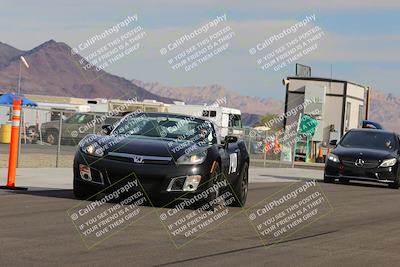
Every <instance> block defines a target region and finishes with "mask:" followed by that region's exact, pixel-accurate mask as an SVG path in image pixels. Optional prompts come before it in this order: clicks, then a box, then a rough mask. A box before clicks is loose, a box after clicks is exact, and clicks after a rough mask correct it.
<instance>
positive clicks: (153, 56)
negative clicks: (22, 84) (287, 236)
mask: <svg viewBox="0 0 400 267" xmlns="http://www.w3.org/2000/svg"><path fill="white" fill-rule="evenodd" d="M216 3H217V4H216ZM133 14H138V16H139V22H138V23H139V24H140V25H141V26H143V28H144V30H145V31H146V33H147V37H146V38H145V40H144V41H143V43H142V47H141V48H140V50H139V51H138V53H136V54H134V55H130V56H127V57H125V58H123V59H122V60H120V61H118V62H117V63H116V64H114V65H112V66H111V67H109V68H108V69H106V70H107V71H109V72H111V73H113V74H116V75H119V76H123V77H125V78H127V79H139V80H143V81H148V82H156V81H157V82H161V83H163V84H166V85H172V86H186V85H199V86H200V85H208V84H215V83H217V84H221V85H223V86H225V87H227V88H229V89H232V90H236V91H238V92H240V93H241V94H244V95H255V96H260V97H273V98H279V99H282V98H283V96H284V89H283V86H282V85H281V80H282V78H284V77H285V76H287V75H293V74H294V64H292V65H289V66H288V67H286V68H284V69H282V70H280V71H276V72H275V71H273V70H270V71H262V70H260V69H259V68H258V67H257V65H256V63H255V58H254V57H251V56H250V55H249V53H248V49H249V48H250V47H252V46H254V45H255V44H257V43H259V42H261V41H262V40H263V39H265V38H267V37H268V36H270V35H271V34H274V33H277V32H280V31H281V30H283V29H285V28H287V27H288V26H290V25H292V24H293V23H296V22H297V21H299V20H301V19H303V18H304V17H305V16H307V15H311V14H315V15H316V20H315V22H313V25H317V26H319V27H321V29H322V30H323V31H324V33H325V36H324V37H323V40H321V43H320V44H319V48H318V49H317V50H316V51H315V53H312V54H310V55H306V56H304V57H303V58H301V59H300V60H298V62H299V63H302V64H306V65H310V66H312V68H313V74H314V76H322V77H329V76H330V67H331V64H332V66H333V78H340V79H348V80H352V81H355V82H358V83H362V84H366V85H371V86H372V87H373V88H375V89H378V90H381V91H384V92H392V93H395V94H398V93H397V91H398V85H399V84H400V82H399V79H400V78H399V77H400V53H399V50H398V48H399V41H400V16H399V14H400V1H388V0H382V1H374V0H353V1H348V0H346V1H345V0H338V1H319V0H310V1H295V0H280V1H266V0H248V1H233V0H220V1H211V0H202V1H195V0H192V1H187V0H170V1H164V0H143V1H128V0H124V1H118V0H117V1H107V0H97V1H95V0H75V1H56V0H42V1H41V0H38V1H19V0H12V1H8V0H2V1H1V7H0V41H1V42H4V43H8V44H10V45H12V46H15V47H17V48H19V49H25V50H27V49H31V48H33V47H35V46H37V45H39V44H41V43H43V42H45V41H47V40H49V39H54V40H56V41H62V42H65V43H67V44H68V45H70V46H71V47H72V46H76V45H77V44H79V43H80V42H82V41H84V40H86V39H87V38H88V37H90V36H92V35H93V34H96V33H99V32H102V30H104V29H106V28H109V27H111V26H112V25H114V24H115V23H117V22H119V21H121V20H122V19H124V18H125V17H126V16H128V15H133ZM222 14H226V15H227V17H228V21H227V23H226V25H229V26H230V27H231V28H232V29H233V31H234V32H235V34H236V36H235V37H234V38H233V39H232V40H231V43H230V45H231V47H230V48H229V50H227V51H225V52H224V53H223V54H221V55H219V56H217V57H215V58H213V59H212V60H210V61H209V62H206V63H205V64H204V65H202V66H200V67H198V68H197V69H195V70H193V71H191V72H189V73H186V72H184V71H174V70H172V69H171V68H170V67H169V66H168V63H167V62H166V61H167V58H166V57H163V56H162V55H161V54H160V52H159V49H160V48H162V47H164V46H165V45H166V44H167V43H168V42H170V41H172V40H174V39H176V38H177V37H179V36H181V34H183V33H187V32H190V31H192V30H193V29H195V28H197V27H198V26H200V25H202V24H204V23H205V22H206V21H208V20H210V19H212V18H214V17H215V16H217V15H222Z"/></svg>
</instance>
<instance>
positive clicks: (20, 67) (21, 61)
mask: <svg viewBox="0 0 400 267" xmlns="http://www.w3.org/2000/svg"><path fill="white" fill-rule="evenodd" d="M19 59H20V61H19V75H18V95H20V93H21V71H22V65H21V63H24V65H25V67H26V68H27V69H29V64H28V62H27V61H26V59H25V58H24V57H23V56H20V57H19Z"/></svg>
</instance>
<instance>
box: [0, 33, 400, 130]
mask: <svg viewBox="0 0 400 267" xmlns="http://www.w3.org/2000/svg"><path fill="white" fill-rule="evenodd" d="M21 55H23V56H24V57H25V58H26V59H27V61H28V62H29V64H30V65H31V68H29V70H26V69H23V75H22V80H21V92H22V93H30V94H42V95H53V96H69V97H81V98H119V99H129V98H132V97H137V98H138V99H139V100H144V99H154V100H157V101H162V102H164V103H172V102H173V101H174V100H180V101H184V102H186V103H187V104H211V103H213V102H214V101H215V100H216V99H218V98H221V97H226V100H227V106H229V107H233V108H239V109H240V110H241V111H242V112H243V120H244V123H245V125H252V124H253V123H255V122H257V121H258V119H259V118H260V116H262V115H264V114H266V113H275V114H279V113H282V112H283V107H284V103H283V101H282V100H276V99H272V98H261V97H255V96H244V95H241V94H239V93H238V92H236V91H233V90H230V89H228V88H225V87H224V86H221V85H218V84H212V85H205V86H181V87H173V86H166V85H163V84H161V83H158V82H143V81H140V80H136V79H135V80H132V81H130V80H127V79H125V78H123V77H119V76H116V75H113V74H110V73H108V72H106V71H103V70H100V71H97V70H95V69H94V68H90V69H89V70H86V71H84V70H83V69H82V67H80V66H79V61H80V60H82V57H80V56H79V55H72V54H71V47H69V46H68V45H67V44H65V43H63V42H56V41H54V40H49V41H47V42H45V43H43V44H41V45H39V46H37V47H35V48H33V49H31V50H27V51H23V50H19V49H17V48H14V47H12V46H10V45H8V44H5V43H2V42H0V92H9V91H10V90H11V91H13V90H16V87H17V84H18V72H19V64H20V63H19V62H20V60H19V57H20V56H21ZM399 105H400V97H397V96H395V95H393V94H385V93H383V92H380V91H378V90H373V93H372V97H371V106H370V119H372V120H376V121H379V122H380V123H382V124H383V125H384V127H385V128H388V129H392V130H395V131H396V130H397V129H399V128H400V110H399V109H398V107H399Z"/></svg>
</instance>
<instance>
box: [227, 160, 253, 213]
mask: <svg viewBox="0 0 400 267" xmlns="http://www.w3.org/2000/svg"><path fill="white" fill-rule="evenodd" d="M248 190H249V164H248V163H247V162H245V163H244V165H243V168H242V171H241V172H240V175H239V178H238V180H237V181H236V184H235V185H234V187H233V195H234V198H235V201H234V202H233V203H232V204H231V206H232V207H244V205H245V204H246V199H247V194H248Z"/></svg>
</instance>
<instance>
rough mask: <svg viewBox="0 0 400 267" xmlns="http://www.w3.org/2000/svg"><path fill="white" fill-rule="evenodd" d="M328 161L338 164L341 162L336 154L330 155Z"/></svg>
mask: <svg viewBox="0 0 400 267" xmlns="http://www.w3.org/2000/svg"><path fill="white" fill-rule="evenodd" d="M328 160H330V161H333V162H336V163H338V162H339V157H338V156H336V155H335V154H332V153H330V154H329V155H328Z"/></svg>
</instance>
